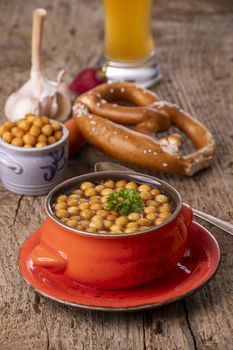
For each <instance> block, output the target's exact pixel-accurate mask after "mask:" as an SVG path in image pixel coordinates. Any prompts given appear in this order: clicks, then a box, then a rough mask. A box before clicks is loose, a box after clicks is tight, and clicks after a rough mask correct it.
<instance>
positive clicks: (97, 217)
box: [91, 214, 103, 221]
mask: <svg viewBox="0 0 233 350" xmlns="http://www.w3.org/2000/svg"><path fill="white" fill-rule="evenodd" d="M95 220H99V221H103V218H102V216H100V215H97V214H96V215H94V216H92V218H91V221H95Z"/></svg>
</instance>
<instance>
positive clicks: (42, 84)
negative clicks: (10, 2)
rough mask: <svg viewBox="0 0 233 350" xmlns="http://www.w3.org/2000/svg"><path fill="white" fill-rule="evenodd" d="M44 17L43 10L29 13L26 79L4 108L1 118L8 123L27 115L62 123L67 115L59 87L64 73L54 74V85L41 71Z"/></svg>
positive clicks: (62, 88) (66, 103) (64, 95)
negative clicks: (29, 60)
mask: <svg viewBox="0 0 233 350" xmlns="http://www.w3.org/2000/svg"><path fill="white" fill-rule="evenodd" d="M45 16H46V11H45V10H44V9H36V10H34V11H33V30H32V67H31V73H30V79H29V80H28V81H27V82H26V83H25V84H23V86H22V87H21V88H20V89H19V90H17V91H15V92H14V93H13V94H11V95H10V96H9V97H8V99H7V101H6V104H5V115H6V117H7V118H8V119H10V120H11V121H12V122H15V121H16V120H19V119H22V118H24V116H25V114H27V113H33V114H36V115H47V116H48V117H50V118H53V119H56V120H59V121H64V120H65V119H66V118H67V117H68V116H69V114H70V111H71V102H70V99H69V96H68V91H67V90H66V87H65V85H64V84H62V83H61V79H62V76H63V73H64V71H61V72H60V73H59V74H58V77H57V80H56V81H51V80H48V79H46V78H45V76H44V75H43V73H42V70H41V62H40V53H41V42H42V32H43V23H44V18H45Z"/></svg>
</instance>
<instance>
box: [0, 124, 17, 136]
mask: <svg viewBox="0 0 233 350" xmlns="http://www.w3.org/2000/svg"><path fill="white" fill-rule="evenodd" d="M13 129H14V128H13ZM4 131H6V129H5V128H4V125H0V136H2V134H3V133H4ZM11 132H12V131H11ZM12 134H13V133H12ZM13 135H14V134H13ZM14 136H16V135H14Z"/></svg>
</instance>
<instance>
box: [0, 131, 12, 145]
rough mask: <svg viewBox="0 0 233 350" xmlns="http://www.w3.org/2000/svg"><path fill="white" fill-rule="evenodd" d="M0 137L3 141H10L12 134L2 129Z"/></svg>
mask: <svg viewBox="0 0 233 350" xmlns="http://www.w3.org/2000/svg"><path fill="white" fill-rule="evenodd" d="M2 138H3V140H4V141H6V142H8V143H11V141H12V140H13V138H14V136H13V135H12V133H11V132H10V131H4V133H3V134H2Z"/></svg>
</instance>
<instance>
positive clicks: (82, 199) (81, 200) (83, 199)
mask: <svg viewBox="0 0 233 350" xmlns="http://www.w3.org/2000/svg"><path fill="white" fill-rule="evenodd" d="M86 202H87V200H86V198H79V203H86Z"/></svg>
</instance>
